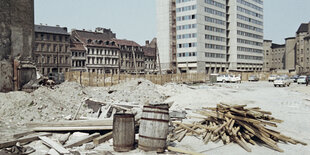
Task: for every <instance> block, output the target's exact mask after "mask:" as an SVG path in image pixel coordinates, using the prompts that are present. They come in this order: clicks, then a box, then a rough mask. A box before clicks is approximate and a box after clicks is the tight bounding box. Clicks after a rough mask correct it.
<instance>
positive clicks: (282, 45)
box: [271, 43, 285, 48]
mask: <svg viewBox="0 0 310 155" xmlns="http://www.w3.org/2000/svg"><path fill="white" fill-rule="evenodd" d="M284 47H285V44H274V43H272V45H271V48H284Z"/></svg>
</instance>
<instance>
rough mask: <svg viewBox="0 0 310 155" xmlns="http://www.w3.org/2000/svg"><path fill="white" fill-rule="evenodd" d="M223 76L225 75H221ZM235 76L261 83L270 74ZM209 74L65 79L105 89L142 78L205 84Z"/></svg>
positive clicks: (81, 74)
mask: <svg viewBox="0 0 310 155" xmlns="http://www.w3.org/2000/svg"><path fill="white" fill-rule="evenodd" d="M223 74H225V73H223ZM229 74H234V75H236V76H238V75H241V77H242V81H247V80H248V77H249V76H251V75H257V76H258V77H259V78H260V80H261V81H266V80H268V77H269V75H270V74H271V73H269V72H254V73H253V72H230V73H229ZM209 77H210V75H209V74H200V73H196V74H189V73H187V74H163V75H154V74H143V75H131V74H98V73H91V72H67V73H65V79H66V80H68V81H72V82H77V83H80V84H81V85H83V86H97V87H105V86H112V85H116V84H119V83H121V82H125V81H129V80H133V79H138V78H143V79H146V80H149V81H151V82H153V83H154V84H159V85H163V84H165V83H169V82H174V83H187V84H195V83H205V82H207V81H209Z"/></svg>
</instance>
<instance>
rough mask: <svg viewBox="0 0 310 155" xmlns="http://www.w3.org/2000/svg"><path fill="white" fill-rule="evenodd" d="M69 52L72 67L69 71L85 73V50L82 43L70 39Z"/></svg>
mask: <svg viewBox="0 0 310 155" xmlns="http://www.w3.org/2000/svg"><path fill="white" fill-rule="evenodd" d="M70 51H71V53H72V54H71V59H72V66H71V71H82V72H85V71H87V68H86V48H85V47H84V46H83V43H81V42H80V41H78V40H76V39H75V38H71V39H70Z"/></svg>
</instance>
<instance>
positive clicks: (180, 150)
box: [168, 146, 205, 155]
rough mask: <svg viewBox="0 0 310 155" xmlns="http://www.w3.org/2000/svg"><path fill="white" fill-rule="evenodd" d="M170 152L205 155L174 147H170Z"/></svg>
mask: <svg viewBox="0 0 310 155" xmlns="http://www.w3.org/2000/svg"><path fill="white" fill-rule="evenodd" d="M168 150H169V151H173V152H178V153H185V154H190V155H205V154H202V153H198V152H192V151H187V150H184V149H181V148H176V147H172V146H168Z"/></svg>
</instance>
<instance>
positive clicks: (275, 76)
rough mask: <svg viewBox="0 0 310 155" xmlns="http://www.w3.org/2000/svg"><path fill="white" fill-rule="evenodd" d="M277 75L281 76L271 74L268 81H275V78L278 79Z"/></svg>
mask: <svg viewBox="0 0 310 155" xmlns="http://www.w3.org/2000/svg"><path fill="white" fill-rule="evenodd" d="M277 77H279V76H277V75H270V76H269V77H268V81H269V82H273V81H274V80H276V79H277Z"/></svg>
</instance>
